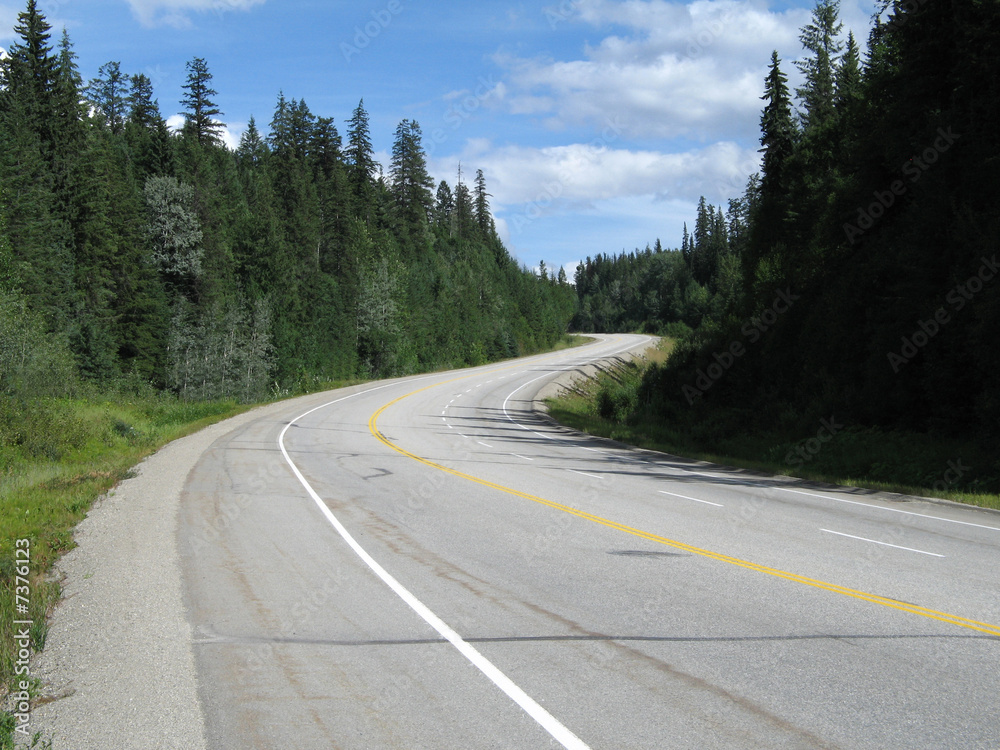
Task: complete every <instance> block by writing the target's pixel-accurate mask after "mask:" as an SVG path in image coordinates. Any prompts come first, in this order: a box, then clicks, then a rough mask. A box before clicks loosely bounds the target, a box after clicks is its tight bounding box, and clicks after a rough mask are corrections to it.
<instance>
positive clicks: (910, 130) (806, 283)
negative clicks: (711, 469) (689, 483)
mask: <svg viewBox="0 0 1000 750" xmlns="http://www.w3.org/2000/svg"><path fill="white" fill-rule="evenodd" d="M800 41H801V43H802V47H803V51H802V57H801V58H800V59H799V60H797V61H796V62H795V65H796V66H797V67H798V69H799V71H800V72H801V80H802V84H801V86H800V87H797V88H795V90H794V91H793V90H790V87H789V83H788V77H787V72H788V70H789V66H788V65H787V64H786V63H785V62H783V61H782V60H781V59H780V58H779V55H778V53H777V52H775V53H774V54H773V56H772V58H771V60H770V64H769V68H768V74H767V77H766V81H765V88H764V96H763V104H762V113H761V118H760V132H761V135H760V143H761V149H760V151H761V155H762V160H761V168H760V171H759V173H758V174H756V175H753V176H752V177H751V178H750V180H749V182H748V183H747V187H746V191H745V193H744V194H743V195H742V196H740V197H739V198H738V199H734V200H731V201H729V203H728V205H727V206H726V207H725V210H724V209H723V208H722V207H714V206H711V205H706V202H705V200H704V198H703V199H702V201H701V203H700V205H699V206H698V211H697V216H696V217H695V222H694V229H693V232H692V233H690V234H689V233H688V231H687V229H686V228H685V230H684V236H683V237H682V238H681V240H682V245H681V248H680V249H679V250H663V249H662V248H661V247H660V243H659V240H657V242H656V246H655V247H654V248H646V249H645V250H640V251H636V252H633V253H626V254H622V255H618V256H614V255H610V256H608V255H599V256H597V257H595V258H587V259H586V260H585V261H584V262H582V263H581V264H580V266H579V267H578V269H577V275H576V286H577V292H578V296H579V304H578V309H577V313H576V317H575V319H574V321H575V325H576V326H578V327H579V328H580V329H581V330H621V331H624V330H647V331H651V332H665V333H669V334H672V335H675V336H678V337H679V343H678V345H677V346H676V347H675V348H674V350H673V352H672V354H671V356H670V358H669V359H668V360H667V362H666V363H664V364H662V365H657V366H653V367H651V368H650V369H649V370H648V371H647V372H646V373H645V376H644V378H643V379H642V382H641V384H639V385H638V386H637V392H636V393H634V394H633V401H632V404H633V407H632V408H633V411H632V416H633V418H634V419H639V418H641V419H650V418H651V419H655V420H656V421H657V422H658V423H660V424H662V425H669V426H670V427H671V428H672V429H674V430H677V431H681V432H686V433H687V434H688V435H689V436H694V437H695V438H696V442H698V443H699V444H700V445H701V446H702V447H703V448H704V449H706V450H718V449H719V445H720V444H721V443H722V442H723V441H724V440H725V439H726V438H727V437H731V436H734V435H764V434H770V435H772V436H782V437H783V438H784V439H788V440H792V439H795V440H798V439H804V438H806V437H809V436H810V435H815V433H816V430H817V428H818V427H819V426H820V424H821V423H822V422H821V420H824V419H825V420H829V419H830V418H831V415H833V416H835V418H836V423H837V424H839V425H842V426H844V429H845V430H846V431H847V432H850V431H852V430H854V431H868V433H869V434H879V435H882V436H886V435H889V434H890V433H892V434H900V435H902V434H906V435H920V436H923V437H925V438H929V439H931V440H935V441H939V442H940V443H942V444H944V443H946V442H947V441H949V440H953V439H960V440H964V441H972V443H974V444H976V445H978V446H979V447H980V448H983V449H986V448H987V446H990V445H993V444H994V441H995V439H996V438H997V436H998V433H1000V348H998V346H997V343H996V336H997V334H998V332H1000V265H998V250H1000V211H998V210H997V206H998V205H1000V128H998V123H1000V80H998V76H997V71H998V70H1000V4H998V3H996V2H994V1H993V0H966V1H965V2H960V3H940V2H925V1H924V0H906V1H905V2H901V1H898V0H897V1H895V2H893V1H890V0H882V2H880V3H879V7H878V8H877V12H876V14H875V16H874V18H873V22H872V26H871V29H870V33H869V35H868V39H867V46H866V47H865V48H864V49H862V46H861V45H860V44H859V42H858V41H857V40H856V39H855V37H854V35H853V34H851V33H848V34H845V33H844V29H843V24H842V22H841V20H840V17H839V3H838V1H837V0H820V1H819V2H818V4H817V5H816V7H815V9H814V11H813V13H812V18H811V21H810V23H809V24H807V25H806V26H804V27H803V28H802V29H801V36H800ZM650 415H652V416H650ZM873 431H874V432H873ZM845 434H846V432H845ZM875 442H878V440H876V441H875ZM904 442H905V441H904ZM985 452H986V454H987V455H990V454H992V459H991V460H992V462H993V465H992V466H986V465H983V464H982V463H980V465H979V466H977V472H976V473H977V474H978V476H979V477H980V478H981V479H982V481H983V482H985V483H986V484H988V485H990V486H1000V462H997V459H996V455H995V451H989V450H986V451H985ZM903 453H906V451H903V450H901V451H900V456H899V458H900V460H903V459H904V458H906V457H905V456H903V455H902V454H903ZM952 458H954V456H952ZM980 459H981V461H983V460H985V461H987V462H988V461H989V460H990V459H988V458H983V457H982V456H981V457H980ZM872 460H875V459H874V458H872ZM906 460H908V461H911V462H912V457H911V458H910V459H906ZM869 463H870V462H869ZM943 467H944V464H943V463H942V467H941V468H942V470H943ZM877 468H878V467H874V466H870V467H868V469H865V468H861V469H859V470H858V474H857V475H863V474H865V472H866V471H867V470H869V469H870V470H871V471H872V472H874V473H875V474H878V471H876V469H877ZM910 469H911V470H912V471H911V474H913V475H916V474H918V473H919V472H921V471H923V472H927V473H928V476H929V477H931V478H932V477H933V472H934V469H933V467H931V468H929V469H928V468H927V467H914V466H911V467H910ZM857 475H852V476H857Z"/></svg>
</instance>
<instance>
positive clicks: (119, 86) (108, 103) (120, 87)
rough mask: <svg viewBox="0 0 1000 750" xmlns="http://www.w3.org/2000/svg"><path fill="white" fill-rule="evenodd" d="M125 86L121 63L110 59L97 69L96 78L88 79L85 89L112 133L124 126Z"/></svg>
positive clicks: (116, 133) (119, 130) (126, 101)
mask: <svg viewBox="0 0 1000 750" xmlns="http://www.w3.org/2000/svg"><path fill="white" fill-rule="evenodd" d="M147 80H148V79H147ZM125 86H126V78H125V76H124V75H123V74H122V71H121V63H118V62H114V61H112V62H106V63H104V65H102V66H101V67H100V68H98V69H97V78H94V79H92V80H91V81H90V84H89V85H88V86H87V89H86V91H85V93H86V95H87V98H88V99H89V101H90V103H91V105H93V107H94V109H95V110H96V111H97V113H98V114H99V115H100V117H101V118H102V119H103V121H104V125H105V126H106V127H107V128H108V129H109V130H110V131H111V133H112V134H113V135H119V134H120V133H121V132H122V130H123V129H124V128H125V118H126V111H125V108H126V106H127V104H128V95H127V94H126V91H125Z"/></svg>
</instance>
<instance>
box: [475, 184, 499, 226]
mask: <svg viewBox="0 0 1000 750" xmlns="http://www.w3.org/2000/svg"><path fill="white" fill-rule="evenodd" d="M475 194H476V197H475V204H474V208H475V213H476V225H477V226H478V227H479V236H480V237H482V238H483V239H484V240H488V239H491V238H492V237H493V236H494V235H495V234H496V226H495V225H494V223H493V216H492V215H491V214H490V202H489V199H490V194H489V193H487V192H486V177H485V176H484V175H483V170H481V169H477V170H476V189H475Z"/></svg>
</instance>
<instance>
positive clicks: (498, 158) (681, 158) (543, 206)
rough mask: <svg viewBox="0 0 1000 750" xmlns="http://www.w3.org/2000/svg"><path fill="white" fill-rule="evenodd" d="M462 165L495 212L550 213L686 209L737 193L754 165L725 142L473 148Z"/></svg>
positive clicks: (752, 157) (753, 158)
mask: <svg viewBox="0 0 1000 750" xmlns="http://www.w3.org/2000/svg"><path fill="white" fill-rule="evenodd" d="M463 161H467V162H468V163H470V164H476V165H477V166H479V167H481V168H482V169H483V171H484V172H485V174H486V177H487V182H488V184H489V187H490V192H491V193H492V194H493V203H494V205H495V206H496V207H498V208H506V209H508V210H512V209H513V210H517V208H518V207H527V208H529V209H530V208H531V207H535V210H536V211H544V212H552V211H559V210H562V209H565V210H580V209H584V210H586V209H587V208H593V207H594V206H596V205H597V204H599V203H602V202H607V201H612V200H616V199H621V198H635V197H640V196H652V197H655V198H656V199H658V200H680V201H685V202H692V203H693V202H697V200H698V198H699V197H700V196H702V195H704V196H706V198H708V199H709V200H717V201H722V200H723V199H724V198H726V197H728V196H732V195H736V194H739V193H741V192H742V189H743V187H744V186H745V183H746V179H747V175H749V174H751V173H752V172H754V171H756V170H757V168H758V166H759V154H758V153H757V152H756V151H755V150H748V149H744V148H741V147H740V146H738V145H736V144H735V143H732V142H720V143H715V144H712V145H710V146H707V147H705V148H700V149H695V150H691V151H684V152H679V153H668V152H661V151H652V150H639V149H626V148H617V149H616V148H611V147H609V146H605V145H603V144H600V143H586V144H570V145H566V146H554V147H549V148H529V147H524V146H505V147H501V148H497V149H487V148H485V147H484V144H482V143H476V144H474V145H473V146H471V147H469V148H467V149H466V152H465V155H464V156H463ZM434 166H436V167H438V166H440V167H441V168H445V167H446V165H445V164H441V165H434Z"/></svg>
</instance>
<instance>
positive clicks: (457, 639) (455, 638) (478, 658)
mask: <svg viewBox="0 0 1000 750" xmlns="http://www.w3.org/2000/svg"><path fill="white" fill-rule="evenodd" d="M390 385H396V384H395V383H390V384H388V385H383V386H378V387H377V388H370V389H368V390H366V391H360V392H358V393H352V394H351V395H349V396H344V397H343V398H338V399H336V400H334V401H330V402H328V403H325V404H322V405H321V406H317V407H314V408H312V409H310V410H309V411H307V412H304V413H302V414H300V415H299V416H297V417H296V418H295V419H293V420H292V421H291V422H289V423H288V424H287V425H285V428H284V429H283V430H282V431H281V434H280V435H278V447H279V448H280V449H281V455H283V456H284V457H285V462H286V463H287V464H288V466H289V467H290V468H291V470H292V473H293V474H294V475H295V478H296V479H298V480H299V483H300V484H301V485H302V486H303V487H304V488H305V490H306V492H307V493H309V497H311V498H312V499H313V502H315V503H316V506H317V507H318V508H319V510H320V512H321V513H322V514H323V515H324V516H325V517H326V520H327V521H329V522H330V525H332V526H333V528H334V529H336V530H337V533H338V534H340V536H341V538H343V540H344V541H345V542H347V544H348V545H349V546H350V548H351V549H353V550H354V552H355V553H356V554H357V555H358V557H360V558H361V559H362V560H363V561H364V562H365V564H366V565H367V566H368V567H369V568H371V570H372V571H373V572H374V573H375V575H377V576H378V577H379V578H381V579H382V582H383V583H385V585H386V586H388V587H389V588H390V589H392V590H393V591H394V592H395V594H396V595H397V596H398V597H399V598H400V599H402V600H403V601H404V602H406V604H407V605H409V607H410V609H412V610H413V611H414V612H416V613H417V614H418V615H420V617H421V618H423V620H424V622H426V623H427V624H428V625H430V626H431V627H432V628H434V630H436V631H437V632H438V633H439V634H440V635H441V637H442V638H444V639H445V640H447V641H448V642H449V643H450V644H451V645H452V646H454V647H455V648H456V649H457V650H458V652H459V653H461V654H462V656H464V657H465V658H466V659H468V660H469V661H470V662H472V664H473V665H475V666H476V668H477V669H479V671H480V672H482V673H483V674H484V675H486V676H487V677H488V678H489V679H490V680H491V681H492V682H493V684H494V685H496V686H497V687H498V688H500V689H501V690H502V691H503V692H504V693H506V694H507V696H508V697H509V698H510V699H511V700H512V701H514V702H515V703H516V704H517V705H518V706H520V707H521V708H522V709H523V710H524V712H525V713H526V714H528V715H529V716H530V717H531V718H532V719H534V720H535V721H536V722H538V724H539V725H540V726H541V727H542V728H543V729H545V731H546V732H548V733H549V734H550V735H552V737H553V739H555V740H556V741H557V742H558V743H559V744H561V745H562V746H563V747H565V748H567V750H590V748H589V747H588V746H587V745H586V744H585V743H584V742H583V740H581V739H580V738H579V737H577V736H576V735H575V734H573V733H572V732H571V731H570V730H569V729H567V728H566V727H565V726H564V725H563V724H562V723H561V722H560V721H559V720H558V719H556V718H555V717H554V716H553V715H552V714H550V713H549V712H548V711H546V710H545V709H544V708H542V707H541V706H540V705H539V704H538V703H537V702H535V700H534V699H533V698H532V697H531V696H529V695H528V694H527V693H525V692H524V691H523V690H522V689H521V688H519V687H518V686H517V685H515V684H514V682H513V681H512V680H511V679H510V678H509V677H507V675H505V674H504V673H503V672H501V671H500V670H499V669H497V667H496V666H494V665H493V663H492V662H491V661H489V659H487V658H486V657H485V656H483V655H482V654H480V653H479V652H478V651H477V650H476V649H475V648H473V647H472V646H470V645H469V644H468V643H466V642H465V641H464V640H463V639H462V637H461V636H460V635H459V634H458V633H456V632H455V631H454V630H452V629H451V627H449V626H448V625H447V624H446V623H445V622H444V620H442V619H441V618H440V617H438V616H437V615H436V614H434V613H433V612H432V611H431V610H430V609H429V608H428V607H427V606H426V605H425V604H424V603H423V602H421V601H420V600H419V599H417V597H415V596H414V595H413V594H411V593H410V592H409V591H408V590H407V589H406V588H405V587H404V586H403V584H401V583H400V582H399V581H397V580H396V579H395V578H393V577H392V575H390V574H389V572H388V571H387V570H386V569H385V568H383V567H382V566H381V565H379V564H378V563H377V562H376V561H375V559H374V558H373V557H372V556H371V555H369V554H368V553H367V552H366V551H365V550H364V548H363V547H362V546H361V545H360V544H358V542H357V541H356V540H355V539H354V537H353V536H351V534H350V532H349V531H348V530H347V529H346V528H345V527H344V525H343V524H342V523H341V522H340V521H339V520H338V519H337V517H336V516H335V515H334V514H333V512H332V511H331V510H330V509H329V508H328V507H327V505H326V503H324V502H323V500H322V498H321V497H320V496H319V495H318V494H317V493H316V490H314V489H313V488H312V486H311V485H310V484H309V482H307V481H306V478H305V477H304V476H302V472H300V471H299V468H298V467H297V466H296V465H295V462H294V461H292V459H291V457H290V456H289V455H288V451H287V450H285V433H286V432H288V428H289V427H291V426H292V425H293V424H295V423H296V422H298V421H299V420H300V419H302V418H303V417H306V416H308V415H309V414H312V413H313V412H314V411H318V410H319V409H322V408H324V407H327V406H332V405H333V404H336V403H339V402H341V401H346V400H347V399H349V398H353V397H354V396H359V395H361V394H363V393H371V391H377V390H380V389H382V388H388V387H389V386H390Z"/></svg>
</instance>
